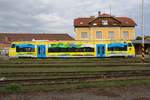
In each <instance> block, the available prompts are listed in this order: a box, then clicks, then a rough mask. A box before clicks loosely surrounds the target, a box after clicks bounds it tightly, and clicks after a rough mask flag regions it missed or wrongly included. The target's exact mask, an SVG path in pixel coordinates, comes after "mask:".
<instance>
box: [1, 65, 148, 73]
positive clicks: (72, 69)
mask: <svg viewBox="0 0 150 100" xmlns="http://www.w3.org/2000/svg"><path fill="white" fill-rule="evenodd" d="M125 70H150V67H142V66H137V67H136V66H134V67H132V66H127V67H122V66H120V67H94V66H93V67H51V68H42V67H41V68H32V66H31V68H29V67H28V68H25V67H24V68H0V73H13V72H87V71H91V72H92V71H125Z"/></svg>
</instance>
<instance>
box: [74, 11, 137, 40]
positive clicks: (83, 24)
mask: <svg viewBox="0 0 150 100" xmlns="http://www.w3.org/2000/svg"><path fill="white" fill-rule="evenodd" d="M135 26H136V23H135V22H134V21H133V20H132V19H131V18H128V17H114V16H110V15H108V14H99V15H98V17H89V18H77V19H75V20H74V31H75V33H76V37H75V39H76V40H133V39H134V38H135V33H136V31H135Z"/></svg>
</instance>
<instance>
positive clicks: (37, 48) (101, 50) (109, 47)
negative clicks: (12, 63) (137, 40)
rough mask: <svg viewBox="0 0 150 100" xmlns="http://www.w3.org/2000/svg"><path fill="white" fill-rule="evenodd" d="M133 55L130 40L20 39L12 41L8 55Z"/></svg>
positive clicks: (37, 56) (38, 56) (43, 56)
mask: <svg viewBox="0 0 150 100" xmlns="http://www.w3.org/2000/svg"><path fill="white" fill-rule="evenodd" d="M116 56H125V57H128V56H132V57H134V56H135V49H134V46H133V45H132V43H131V42H130V41H46V40H44V41H40V40H39V41H22V42H21V41H20V42H13V43H12V44H11V47H10V48H9V57H35V58H47V57H116Z"/></svg>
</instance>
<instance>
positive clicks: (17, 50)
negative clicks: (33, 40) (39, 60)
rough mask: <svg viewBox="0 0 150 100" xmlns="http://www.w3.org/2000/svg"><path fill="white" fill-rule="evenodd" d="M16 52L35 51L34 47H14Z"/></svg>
mask: <svg viewBox="0 0 150 100" xmlns="http://www.w3.org/2000/svg"><path fill="white" fill-rule="evenodd" d="M16 52H35V48H31V47H19V46H17V47H16Z"/></svg>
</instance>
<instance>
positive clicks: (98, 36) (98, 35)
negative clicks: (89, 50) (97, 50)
mask: <svg viewBox="0 0 150 100" xmlns="http://www.w3.org/2000/svg"><path fill="white" fill-rule="evenodd" d="M96 39H102V32H101V31H97V32H96Z"/></svg>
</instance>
